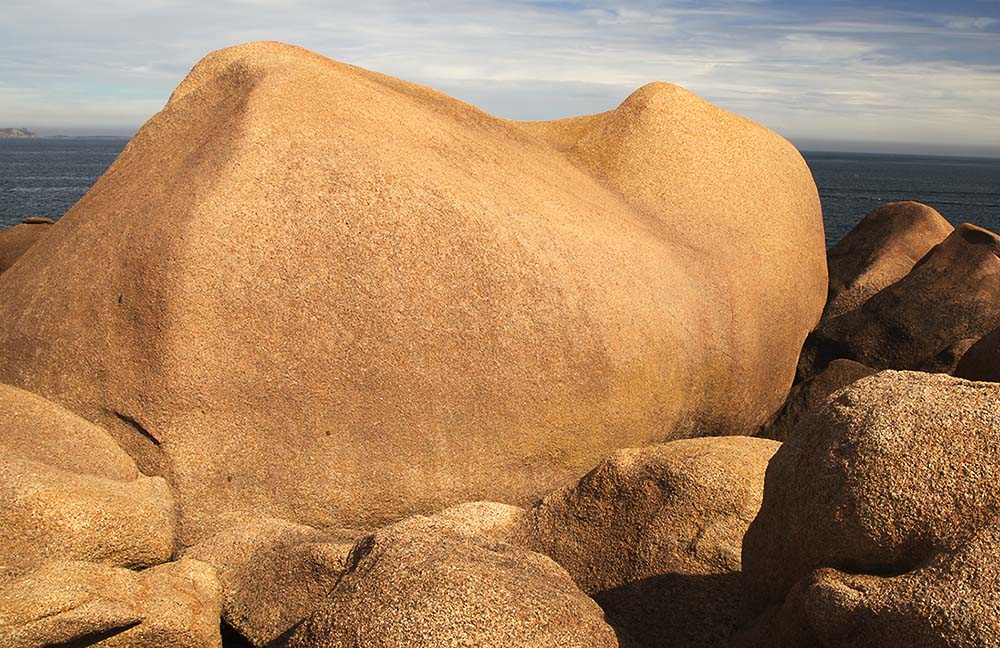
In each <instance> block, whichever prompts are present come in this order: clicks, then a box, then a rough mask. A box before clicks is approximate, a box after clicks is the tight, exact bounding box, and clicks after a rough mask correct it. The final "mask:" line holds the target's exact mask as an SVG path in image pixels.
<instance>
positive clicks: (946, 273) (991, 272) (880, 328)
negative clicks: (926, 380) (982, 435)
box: [799, 224, 1000, 379]
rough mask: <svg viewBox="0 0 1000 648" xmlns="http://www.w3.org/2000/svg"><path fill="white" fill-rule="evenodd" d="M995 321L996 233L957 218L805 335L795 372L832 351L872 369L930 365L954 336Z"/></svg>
mask: <svg viewBox="0 0 1000 648" xmlns="http://www.w3.org/2000/svg"><path fill="white" fill-rule="evenodd" d="M998 326H1000V237H998V236H997V235H996V234H994V233H993V232H990V231H988V230H985V229H983V228H981V227H976V226H975V225H969V224H964V225H960V226H959V227H958V228H957V229H955V231H954V232H952V233H951V234H950V235H949V236H948V238H946V239H945V240H944V241H942V242H941V243H940V244H938V245H937V246H935V247H934V248H933V249H932V250H931V251H930V252H929V253H927V254H926V255H925V256H924V257H923V259H921V260H920V262H919V263H917V264H916V265H915V266H913V269H912V270H910V272H909V273H908V274H907V275H906V276H905V277H903V278H902V279H900V280H899V281H897V282H896V283H894V284H892V285H891V286H889V287H888V288H884V289H883V290H881V291H879V292H878V293H876V294H875V295H873V296H872V297H870V298H869V299H868V300H867V301H866V302H865V303H864V304H863V305H862V306H861V307H860V308H857V309H855V310H852V311H849V312H847V313H845V314H843V315H841V316H840V317H835V318H833V319H830V320H825V321H824V322H823V323H822V324H821V325H820V326H819V327H818V328H817V329H816V331H814V332H813V333H812V334H810V335H809V338H808V339H807V340H806V343H805V346H804V347H803V349H802V356H801V358H800V361H799V377H800V378H802V379H807V378H810V377H812V376H813V375H815V374H816V373H819V372H820V371H822V370H823V369H825V368H826V366H827V365H828V364H829V363H830V361H832V360H834V359H836V358H846V359H848V360H855V361H857V362H860V363H861V364H864V365H867V366H869V367H873V368H876V369H907V370H917V369H921V368H922V367H924V366H933V365H934V364H935V363H934V361H935V359H936V358H938V357H939V356H940V354H942V352H945V353H946V354H947V353H948V350H949V349H950V348H955V345H957V344H960V343H961V341H962V340H966V339H969V338H973V339H975V338H979V337H981V336H983V335H985V334H986V333H988V332H989V331H992V330H993V329H994V328H997V327H998Z"/></svg>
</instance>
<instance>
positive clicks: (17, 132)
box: [0, 128, 38, 138]
mask: <svg viewBox="0 0 1000 648" xmlns="http://www.w3.org/2000/svg"><path fill="white" fill-rule="evenodd" d="M0 137H18V138H27V137H38V133H34V132H32V131H30V130H28V129H27V128H0Z"/></svg>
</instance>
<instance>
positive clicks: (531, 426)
mask: <svg viewBox="0 0 1000 648" xmlns="http://www.w3.org/2000/svg"><path fill="white" fill-rule="evenodd" d="M826 280H827V277H826V266H825V259H824V242H823V229H822V222H821V218H820V206H819V200H818V197H817V193H816V189H815V186H814V184H813V181H812V177H811V175H810V173H809V171H808V169H807V167H806V165H805V164H804V162H803V161H802V159H801V157H800V156H799V155H798V153H797V152H796V150H795V149H794V148H793V147H792V146H791V145H790V144H789V143H788V142H786V141H785V140H783V139H782V138H780V137H778V136H777V135H775V134H774V133H772V132H770V131H768V130H766V129H764V128H762V127H760V126H758V125H756V124H754V123H752V122H750V121H747V120H745V119H743V118H740V117H737V116H735V115H732V114H730V113H727V112H725V111H723V110H721V109H719V108H717V107H715V106H713V105H711V104H708V103H706V102H705V101H702V100H701V99H699V98H697V97H695V96H694V95H692V94H690V93H688V92H686V91H685V90H683V89H681V88H678V87H676V86H673V85H669V84H663V83H656V84H651V85H648V86H644V87H643V88H641V89H639V90H637V91H636V92H635V93H634V94H633V95H632V96H630V97H629V98H628V99H626V100H625V102H624V103H623V104H622V105H621V106H620V107H618V108H617V109H615V110H612V111H609V112H607V113H602V114H598V115H591V116H585V117H576V118H571V119H565V120H559V121H554V122H544V123H516V122H512V121H508V120H505V119H500V118H497V117H493V116H491V115H489V114H486V113H484V112H482V111H481V110H478V109H477V108H475V107H473V106H470V105H468V104H465V103H462V102H460V101H457V100H455V99H452V98H450V97H448V96H445V95H443V94H441V93H439V92H436V91H434V90H431V89H429V88H426V87H423V86H418V85H414V84H411V83H407V82H404V81H400V80H397V79H393V78H390V77H386V76H383V75H379V74H376V73H373V72H369V71H367V70H363V69H360V68H356V67H352V66H349V65H345V64H342V63H337V62H334V61H331V60H328V59H326V58H323V57H321V56H318V55H316V54H312V53H310V52H307V51H305V50H302V49H299V48H296V47H291V46H287V45H282V44H277V43H253V44H248V45H242V46H238V47H234V48H230V49H226V50H222V51H219V52H215V53H213V54H210V55H209V56H208V57H206V58H205V59H204V60H203V61H202V62H201V63H199V64H198V65H197V66H196V67H195V68H194V70H193V71H192V72H191V73H190V75H189V76H188V77H187V78H186V79H185V80H184V82H183V83H182V84H181V85H180V86H179V87H178V88H177V90H176V91H175V92H174V94H173V96H172V97H171V99H170V101H169V103H168V104H167V106H166V107H165V108H164V110H163V111H161V112H160V113H159V114H157V115H156V116H155V117H153V119H151V120H150V121H149V122H148V123H147V124H146V125H145V126H144V127H143V129H142V130H141V131H140V132H139V134H138V135H137V136H136V137H135V138H134V139H133V140H132V141H131V143H130V144H129V145H128V146H127V147H126V149H125V150H124V151H123V152H122V154H121V156H120V157H119V158H118V160H117V161H116V162H115V163H114V164H113V165H112V166H111V168H110V169H109V170H108V171H107V173H105V175H104V176H103V177H102V178H101V179H100V180H99V181H98V182H97V184H96V185H95V186H94V188H93V189H92V190H91V191H90V192H89V193H88V194H87V195H86V196H85V197H84V198H83V199H82V200H81V201H80V202H79V203H78V204H77V205H76V206H75V207H74V208H73V209H71V210H70V211H69V212H68V213H67V214H66V215H65V216H64V217H63V218H62V219H61V220H60V221H59V222H58V223H57V224H56V225H54V226H53V227H52V228H51V231H50V233H49V234H48V235H47V236H46V237H45V238H44V239H43V240H41V241H40V242H39V243H37V245H36V247H35V248H34V249H33V250H32V252H31V254H29V255H27V256H25V257H23V258H22V259H21V260H20V261H19V262H18V263H17V264H16V265H15V266H13V267H12V268H11V269H10V270H8V271H7V272H5V273H3V275H2V277H0V344H2V348H3V349H4V353H3V354H2V357H0V381H4V382H8V383H11V384H14V385H17V386H19V387H23V388H27V389H29V390H31V391H34V392H37V393H39V394H42V395H44V396H45V397H47V398H49V399H52V400H54V401H57V402H59V403H61V404H63V405H64V406H66V407H68V408H69V409H71V410H72V411H74V412H76V413H78V414H80V415H82V416H83V417H85V418H87V419H89V420H91V421H93V422H97V423H100V424H101V425H104V426H105V427H107V428H108V429H110V430H111V431H112V433H113V434H114V435H115V436H116V438H117V439H118V440H119V442H120V443H121V444H122V445H123V446H124V447H125V448H126V449H127V450H128V451H129V453H130V454H131V455H132V456H133V457H135V458H136V460H137V462H138V463H139V465H140V468H142V470H143V471H144V472H147V473H156V474H160V475H163V476H165V477H166V478H167V480H168V481H169V483H170V485H171V488H172V490H173V493H174V497H175V500H176V502H177V506H178V511H179V524H180V527H179V542H180V543H181V544H182V545H190V544H192V543H194V542H197V541H198V540H199V539H202V538H204V537H206V536H207V535H208V534H210V533H211V532H212V531H214V530H217V529H221V528H225V527H227V526H230V525H232V524H234V523H237V522H240V521H243V520H246V519H249V518H250V517H251V516H260V515H270V516H275V517H280V518H284V519H288V520H291V521H295V522H299V523H304V524H309V525H312V526H330V525H333V526H349V527H357V528H368V527H373V526H376V525H379V524H381V523H385V522H388V521H391V520H395V519H399V518H401V517H403V516H405V515H407V514H409V513H412V512H419V511H428V510H434V509H437V508H440V507H442V506H444V505H448V504H451V503H454V502H460V501H466V500H477V499H490V500H498V501H503V502H511V503H525V502H528V501H531V500H533V499H534V498H536V497H537V496H539V495H541V494H543V493H544V492H546V491H547V490H549V489H550V488H553V487H555V486H558V485H560V484H562V483H564V482H565V481H566V480H568V479H572V478H575V477H578V476H580V475H582V474H583V473H585V472H586V471H587V470H589V469H590V468H592V467H593V466H594V465H595V464H596V463H597V462H598V461H599V460H600V459H601V458H603V457H604V456H606V455H607V454H609V453H610V452H611V451H613V450H614V449H616V448H620V447H634V446H640V445H643V444H647V443H650V442H656V441H662V440H666V439H670V438H677V437H684V436H693V435H699V434H709V433H712V434H718V433H733V432H744V431H746V430H748V429H752V428H753V427H754V426H756V425H757V424H758V423H759V422H761V421H762V420H763V419H764V418H766V417H767V416H768V415H769V414H771V413H772V412H773V411H774V410H775V409H777V408H778V406H779V405H780V404H781V402H782V400H783V399H784V397H785V395H786V393H787V391H788V388H789V385H790V383H791V380H792V376H793V371H794V367H795V362H796V357H797V354H798V351H799V349H800V348H801V344H802V341H803V339H804V338H805V336H806V334H807V332H808V331H809V330H810V329H811V328H812V327H813V326H814V325H815V324H816V321H817V319H818V317H819V315H820V312H821V310H822V308H823V304H824V298H825V294H826Z"/></svg>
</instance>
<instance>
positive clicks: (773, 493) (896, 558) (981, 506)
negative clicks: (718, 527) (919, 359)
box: [738, 371, 1000, 647]
mask: <svg viewBox="0 0 1000 648" xmlns="http://www.w3.org/2000/svg"><path fill="white" fill-rule="evenodd" d="M998 402H1000V385H996V384H992V383H974V382H968V381H964V380H960V379H956V378H952V377H949V376H944V375H940V374H923V373H916V372H895V371H885V372H881V373H879V374H876V375H875V376H872V377H869V378H865V379H862V380H859V381H857V382H855V383H854V384H852V385H851V386H849V387H847V388H846V389H845V390H843V391H842V392H840V394H839V395H838V396H837V398H835V399H833V400H831V401H828V402H827V403H826V404H825V405H823V406H822V407H820V408H819V409H817V410H816V411H814V412H813V413H812V414H811V415H810V416H809V417H808V418H806V419H805V420H803V421H802V423H801V424H800V426H799V430H798V431H797V433H796V434H795V435H794V436H793V437H792V438H791V439H789V440H788V441H787V442H786V443H785V444H784V445H782V447H781V449H780V450H779V451H778V452H777V453H776V454H775V456H774V458H773V459H772V460H771V463H770V465H769V467H768V469H767V478H766V482H765V489H764V501H763V504H762V507H761V511H760V514H759V515H758V516H757V518H756V519H755V520H754V522H753V524H752V525H751V526H750V529H749V530H748V531H747V534H746V537H745V538H744V543H743V572H744V576H745V579H746V585H747V601H748V603H749V604H750V606H751V609H752V610H754V611H756V612H759V613H761V616H760V617H758V619H757V621H756V624H755V625H754V626H751V629H750V630H748V632H747V635H746V636H745V637H744V638H743V639H744V642H743V644H742V645H760V646H764V645H771V646H802V647H805V646H842V645H850V646H877V645H913V646H974V645H992V643H993V640H995V638H996V637H997V632H998V617H997V614H996V610H997V608H996V605H997V598H996V592H997V589H996V585H997V578H998V570H997V567H996V564H995V563H996V559H995V551H996V527H997V524H998V521H1000V493H998V491H997V489H996V488H995V484H996V483H997V480H998V479H1000V460H998V458H997V453H996V448H997V446H998V444H1000V410H998V407H997V403H998ZM817 570H821V571H817ZM834 570H842V571H844V572H849V573H840V572H837V571H834ZM782 605H784V606H785V607H784V609H782V608H781V606H782ZM768 608H769V609H768ZM797 619H802V620H804V621H798V620H797ZM777 637H781V638H782V639H781V640H780V641H778V640H777V639H776V638H777ZM889 637H893V638H894V639H891V640H889V641H888V643H882V644H879V640H880V639H881V640H883V641H884V640H886V638H889ZM983 638H991V639H992V640H991V641H987V642H986V643H978V642H979V641H981V640H982V639H983ZM738 645H740V644H738Z"/></svg>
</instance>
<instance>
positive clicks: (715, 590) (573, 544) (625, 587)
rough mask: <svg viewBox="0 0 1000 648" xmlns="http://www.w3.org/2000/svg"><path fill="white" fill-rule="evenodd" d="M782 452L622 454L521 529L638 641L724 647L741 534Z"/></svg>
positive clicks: (749, 443)
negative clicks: (774, 459) (766, 475)
mask: <svg viewBox="0 0 1000 648" xmlns="http://www.w3.org/2000/svg"><path fill="white" fill-rule="evenodd" d="M778 447H779V444H778V443H776V442H774V441H770V440H765V439H754V438H749V437H716V438H702V439H688V440H680V441H674V442H671V443H667V444H664V445H660V446H652V447H647V448H639V449H631V450H621V451H618V452H616V453H615V454H614V455H612V456H611V457H610V458H608V459H607V460H605V461H604V462H602V463H601V464H600V465H598V466H597V468H595V469H594V470H593V471H591V472H590V473H589V474H588V475H586V476H585V477H583V478H582V479H581V480H580V481H579V482H578V483H575V484H573V485H571V486H568V487H566V488H563V489H560V490H558V491H556V492H554V493H552V494H551V495H549V496H547V497H546V498H545V499H544V500H542V501H541V502H540V503H539V504H538V505H536V506H535V507H533V508H531V509H529V510H528V512H527V515H526V519H525V522H524V523H523V527H524V529H523V531H522V532H521V533H522V534H523V537H525V538H526V542H525V544H526V545H527V546H528V547H529V548H531V549H534V550H535V551H538V552H540V553H544V554H546V555H548V556H550V557H551V558H553V559H554V560H555V561H556V562H558V563H559V564H560V565H561V566H562V567H564V568H565V569H566V570H567V571H568V572H569V574H570V576H572V577H573V580H574V581H575V582H576V583H577V585H579V586H580V588H581V589H583V590H584V591H585V592H587V593H588V594H590V595H591V596H593V597H594V599H595V600H596V601H597V602H598V603H599V604H600V605H601V607H602V608H603V609H604V611H605V612H606V613H607V615H608V618H609V620H610V621H611V623H612V624H613V625H614V626H615V627H616V628H620V629H624V630H625V631H626V632H627V633H628V634H629V635H630V636H631V637H632V638H633V639H635V640H636V642H638V643H639V644H640V645H643V646H648V647H649V648H655V647H657V646H672V647H676V648H696V647H704V648H709V647H713V646H722V645H726V643H727V642H728V640H729V638H730V636H731V635H732V633H733V631H734V630H735V629H736V626H737V623H738V615H739V611H740V606H741V598H742V581H741V577H740V551H741V544H742V541H743V535H744V533H745V532H746V529H747V527H748V526H749V525H750V522H751V521H752V520H753V518H754V516H755V515H756V514H757V511H758V509H759V507H760V500H761V495H762V492H763V488H764V471H765V469H766V468H767V462H768V460H769V459H770V458H771V456H772V455H773V454H774V452H775V451H776V450H777V449H778Z"/></svg>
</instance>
